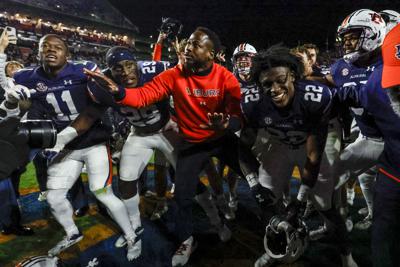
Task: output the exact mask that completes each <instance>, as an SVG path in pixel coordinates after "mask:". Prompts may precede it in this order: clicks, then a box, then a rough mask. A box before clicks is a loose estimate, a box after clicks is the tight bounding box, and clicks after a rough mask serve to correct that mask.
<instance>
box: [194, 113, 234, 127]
mask: <svg viewBox="0 0 400 267" xmlns="http://www.w3.org/2000/svg"><path fill="white" fill-rule="evenodd" d="M207 117H208V123H207V124H200V128H202V129H210V130H215V131H217V130H225V129H226V128H228V125H229V119H230V116H229V115H226V114H223V113H216V112H214V113H208V114H207Z"/></svg>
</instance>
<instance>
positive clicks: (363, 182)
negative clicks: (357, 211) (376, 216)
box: [359, 173, 375, 215]
mask: <svg viewBox="0 0 400 267" xmlns="http://www.w3.org/2000/svg"><path fill="white" fill-rule="evenodd" d="M374 180H375V176H372V175H370V174H369V173H363V174H362V175H360V177H359V181H360V187H361V191H362V193H363V195H364V198H365V202H366V203H367V207H368V214H371V215H372V207H373V204H372V203H373V198H374V193H373V188H372V187H373V184H374Z"/></svg>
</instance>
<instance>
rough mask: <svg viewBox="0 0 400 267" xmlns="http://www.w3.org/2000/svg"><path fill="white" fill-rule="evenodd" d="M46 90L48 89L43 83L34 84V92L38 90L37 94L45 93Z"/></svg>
mask: <svg viewBox="0 0 400 267" xmlns="http://www.w3.org/2000/svg"><path fill="white" fill-rule="evenodd" d="M47 89H48V87H47V85H45V84H44V83H37V84H36V90H38V91H39V92H45V91H47Z"/></svg>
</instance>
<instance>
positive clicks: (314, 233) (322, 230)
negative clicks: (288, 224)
mask: <svg viewBox="0 0 400 267" xmlns="http://www.w3.org/2000/svg"><path fill="white" fill-rule="evenodd" d="M327 232H328V229H327V228H326V227H325V225H322V226H320V227H318V228H317V229H315V230H311V231H310V232H309V234H308V236H309V238H310V240H311V241H316V240H319V239H321V238H323V237H325V236H326V234H327Z"/></svg>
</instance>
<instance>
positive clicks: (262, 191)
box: [250, 184, 276, 210]
mask: <svg viewBox="0 0 400 267" xmlns="http://www.w3.org/2000/svg"><path fill="white" fill-rule="evenodd" d="M250 191H251V194H252V195H253V197H254V198H255V199H256V201H257V203H258V205H259V206H260V208H261V210H265V209H268V208H271V206H272V205H273V204H274V200H275V198H276V197H275V195H274V193H273V192H272V191H271V190H269V189H268V188H265V187H263V186H261V185H260V184H256V185H255V186H253V187H250Z"/></svg>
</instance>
